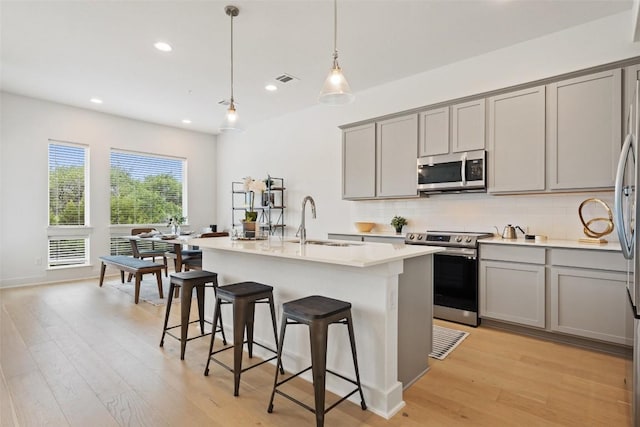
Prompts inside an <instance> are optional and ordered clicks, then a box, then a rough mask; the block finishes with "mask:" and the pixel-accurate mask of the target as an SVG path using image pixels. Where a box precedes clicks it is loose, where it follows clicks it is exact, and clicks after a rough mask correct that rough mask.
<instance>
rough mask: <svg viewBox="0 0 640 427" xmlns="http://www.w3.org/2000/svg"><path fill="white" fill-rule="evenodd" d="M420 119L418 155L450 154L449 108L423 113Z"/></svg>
mask: <svg viewBox="0 0 640 427" xmlns="http://www.w3.org/2000/svg"><path fill="white" fill-rule="evenodd" d="M419 118H420V137H419V142H420V145H419V149H418V155H419V156H420V157H426V156H436V155H438V154H447V153H448V152H449V107H444V108H436V109H433V110H428V111H423V112H421V113H420V115H419Z"/></svg>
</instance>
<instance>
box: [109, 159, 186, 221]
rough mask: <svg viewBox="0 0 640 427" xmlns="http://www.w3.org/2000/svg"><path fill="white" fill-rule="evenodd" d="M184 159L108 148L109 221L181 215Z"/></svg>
mask: <svg viewBox="0 0 640 427" xmlns="http://www.w3.org/2000/svg"><path fill="white" fill-rule="evenodd" d="M184 163H185V161H184V160H183V159H176V158H170V157H160V156H153V155H148V154H139V153H131V152H125V151H118V150H112V151H111V224H160V223H166V221H167V219H168V218H169V217H171V216H183V215H184V213H183V198H182V194H183V185H184V184H183V183H184V179H183V175H184Z"/></svg>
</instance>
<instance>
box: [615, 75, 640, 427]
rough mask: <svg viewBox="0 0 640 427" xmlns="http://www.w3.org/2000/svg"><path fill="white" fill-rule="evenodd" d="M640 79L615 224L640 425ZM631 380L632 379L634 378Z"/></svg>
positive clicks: (635, 422) (638, 426)
mask: <svg viewBox="0 0 640 427" xmlns="http://www.w3.org/2000/svg"><path fill="white" fill-rule="evenodd" d="M639 90H640V82H638V81H636V87H635V93H634V96H633V101H632V103H631V105H630V108H629V115H628V116H627V120H626V123H625V129H626V132H627V135H626V137H625V139H624V143H623V146H622V152H621V153H620V160H619V162H618V170H617V174H616V186H615V199H614V200H615V207H614V211H615V217H614V222H615V228H616V230H617V231H618V238H619V240H620V247H621V249H622V255H624V257H625V258H626V259H627V292H628V294H629V303H630V304H631V309H632V312H633V316H634V321H633V362H632V363H631V364H630V365H629V369H627V371H628V373H627V384H628V385H629V383H630V385H631V420H632V421H631V425H632V426H634V427H640V336H639V334H640V327H639V324H640V283H638V282H639V281H640V278H639V277H638V276H639V275H638V274H636V272H640V268H639V267H638V264H639V262H640V257H638V255H637V250H636V249H637V248H638V247H639V245H640V243H639V242H638V240H640V233H636V229H635V225H636V224H637V222H638V214H639V213H640V212H639V211H638V209H636V195H637V192H636V190H637V189H638V188H639V187H638V184H639V181H638V164H637V158H638V113H639V111H638V105H639V103H640V101H639V98H638V94H639ZM630 380H631V381H630Z"/></svg>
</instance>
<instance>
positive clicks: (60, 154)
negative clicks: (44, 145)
mask: <svg viewBox="0 0 640 427" xmlns="http://www.w3.org/2000/svg"><path fill="white" fill-rule="evenodd" d="M84 161H85V148H84V147H81V146H73V145H63V144H56V143H50V144H49V225H85V221H84V201H85V182H84V181H85V180H84Z"/></svg>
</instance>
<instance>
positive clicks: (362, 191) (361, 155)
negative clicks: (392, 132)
mask: <svg viewBox="0 0 640 427" xmlns="http://www.w3.org/2000/svg"><path fill="white" fill-rule="evenodd" d="M375 167H376V125H375V123H369V124H366V125H362V126H357V127H353V128H349V129H345V130H344V131H343V133H342V197H343V198H344V199H367V198H372V197H375V195H376V170H375Z"/></svg>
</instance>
